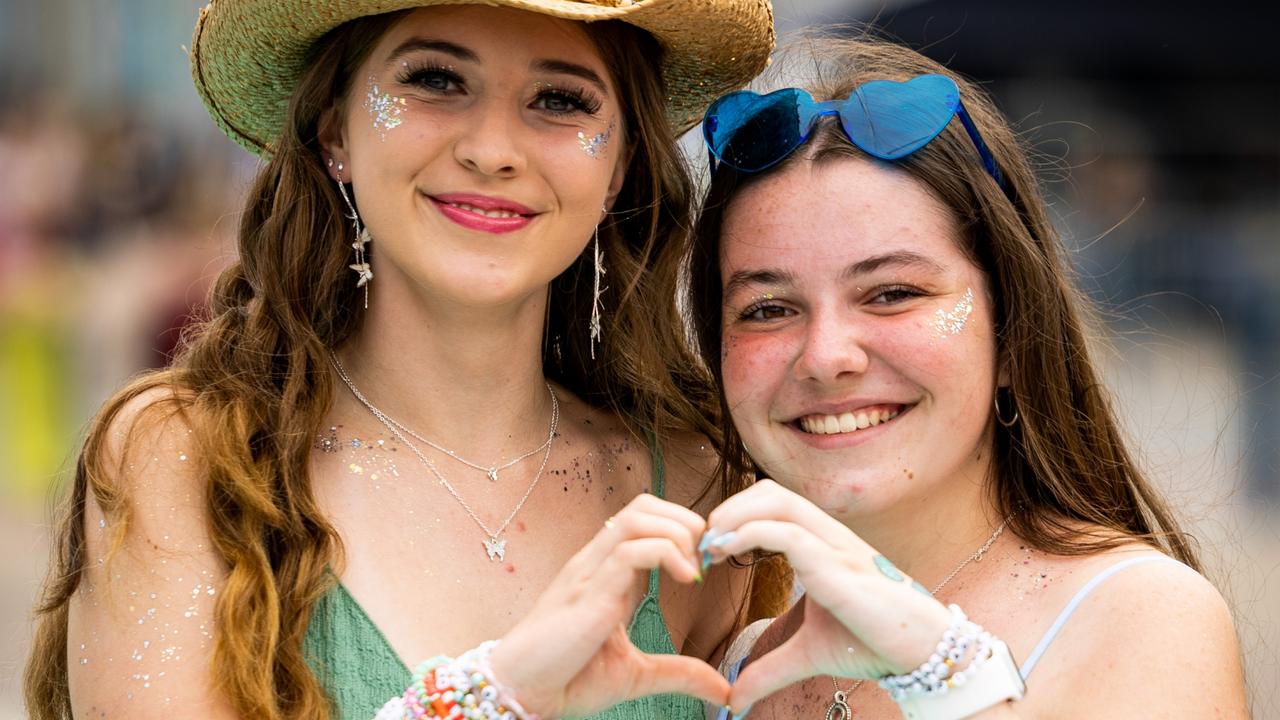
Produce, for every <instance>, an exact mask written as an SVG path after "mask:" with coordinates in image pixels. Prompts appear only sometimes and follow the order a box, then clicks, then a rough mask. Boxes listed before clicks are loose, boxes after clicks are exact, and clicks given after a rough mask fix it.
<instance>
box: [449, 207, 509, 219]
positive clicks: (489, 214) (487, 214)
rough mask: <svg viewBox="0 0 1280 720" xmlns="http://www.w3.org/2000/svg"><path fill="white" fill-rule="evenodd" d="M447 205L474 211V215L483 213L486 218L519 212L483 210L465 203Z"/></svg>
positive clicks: (501, 216)
mask: <svg viewBox="0 0 1280 720" xmlns="http://www.w3.org/2000/svg"><path fill="white" fill-rule="evenodd" d="M449 205H450V206H451V207H456V208H458V209H459V210H466V211H467V212H470V213H475V214H476V215H483V216H485V217H487V218H515V217H520V213H514V212H511V211H510V210H484V209H482V208H478V207H476V206H474V205H468V204H466V203H449Z"/></svg>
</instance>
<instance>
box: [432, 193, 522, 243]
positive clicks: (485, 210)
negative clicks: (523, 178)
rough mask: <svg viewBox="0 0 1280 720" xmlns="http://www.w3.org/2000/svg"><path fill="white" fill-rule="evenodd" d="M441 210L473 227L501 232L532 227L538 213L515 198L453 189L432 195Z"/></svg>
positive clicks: (489, 231)
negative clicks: (446, 192)
mask: <svg viewBox="0 0 1280 720" xmlns="http://www.w3.org/2000/svg"><path fill="white" fill-rule="evenodd" d="M427 198H428V199H429V200H431V203H432V204H433V205H435V206H436V208H437V209H439V210H440V214H441V215H444V216H445V217H447V218H449V219H450V220H452V221H453V222H455V223H457V224H458V225H461V226H462V227H465V228H467V229H469V230H479V231H480V232H487V233H494V234H501V233H509V232H515V231H516V230H521V229H523V228H525V227H528V225H529V223H531V222H533V219H534V218H535V217H537V215H538V213H536V212H534V211H533V210H531V209H530V208H528V207H526V206H524V205H521V204H520V203H518V202H514V201H512V200H505V199H503V198H494V197H488V196H485V195H471V194H466V193H451V194H448V195H428V196H427Z"/></svg>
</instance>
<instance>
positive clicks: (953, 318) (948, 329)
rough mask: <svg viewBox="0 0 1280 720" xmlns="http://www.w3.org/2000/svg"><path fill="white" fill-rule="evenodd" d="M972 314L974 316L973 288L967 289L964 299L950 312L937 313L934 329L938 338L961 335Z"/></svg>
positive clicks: (941, 311) (940, 311)
mask: <svg viewBox="0 0 1280 720" xmlns="http://www.w3.org/2000/svg"><path fill="white" fill-rule="evenodd" d="M971 314H973V288H965V291H964V297H962V298H960V301H959V302H957V303H956V306H955V307H953V308H951V311H950V312H946V311H944V310H939V311H937V313H936V315H935V316H934V318H933V329H934V330H935V331H936V332H937V333H938V337H947V336H948V335H959V334H960V331H962V330H964V326H965V325H967V324H968V323H969V316H970V315H971Z"/></svg>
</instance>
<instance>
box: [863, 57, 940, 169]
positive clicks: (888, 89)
mask: <svg viewBox="0 0 1280 720" xmlns="http://www.w3.org/2000/svg"><path fill="white" fill-rule="evenodd" d="M959 103H960V90H959V88H957V87H956V84H955V82H953V81H952V80H951V78H948V77H946V76H943V75H921V76H919V77H916V78H913V79H911V80H909V81H907V82H893V81H891V80H875V81H872V82H869V83H866V84H865V85H862V86H861V87H859V88H858V89H857V90H856V91H854V93H853V95H851V96H850V97H849V99H848V100H846V101H845V103H844V105H843V107H841V108H840V118H841V122H842V123H843V124H844V130H845V132H846V133H848V134H849V138H850V139H851V140H853V141H854V142H855V143H856V144H857V145H858V147H860V148H862V149H863V150H865V151H866V152H868V153H869V154H871V155H874V156H876V157H878V158H880V159H882V160H897V159H898V158H902V157H906V156H907V155H910V154H911V153H913V152H915V151H917V150H919V149H920V148H922V147H924V146H925V145H927V144H928V143H929V141H931V140H933V139H934V138H935V137H937V136H938V134H939V133H941V132H942V131H943V130H944V129H945V128H946V127H947V123H949V122H951V118H952V117H954V116H955V114H956V108H957V107H958V106H959Z"/></svg>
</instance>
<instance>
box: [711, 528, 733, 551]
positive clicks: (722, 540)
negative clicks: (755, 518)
mask: <svg viewBox="0 0 1280 720" xmlns="http://www.w3.org/2000/svg"><path fill="white" fill-rule="evenodd" d="M737 539H738V533H736V532H733V531H732V530H731V531H729V532H727V533H725V534H723V535H721V536H719V537H717V538H716V539H715V540H712V541H711V547H713V548H722V547H724V546H725V545H728V544H729V543H731V542H733V541H734V540H737Z"/></svg>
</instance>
